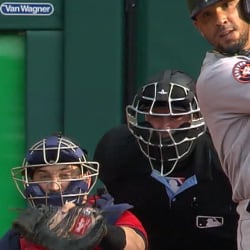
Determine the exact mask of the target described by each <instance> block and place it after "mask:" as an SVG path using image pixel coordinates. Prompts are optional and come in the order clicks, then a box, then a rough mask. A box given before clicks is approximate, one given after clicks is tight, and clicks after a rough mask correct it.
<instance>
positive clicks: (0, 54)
mask: <svg viewBox="0 0 250 250" xmlns="http://www.w3.org/2000/svg"><path fill="white" fill-rule="evenodd" d="M24 46H25V38H24V36H23V35H18V34H0V117H1V122H0V149H1V154H0V179H1V181H0V190H1V213H0V225H1V226H0V237H1V235H2V234H3V233H4V232H5V231H6V230H7V229H8V228H9V227H10V222H11V221H12V219H13V218H14V217H15V216H16V213H15V211H14V210H13V209H15V208H18V207H23V205H24V202H23V200H22V198H21V196H20V195H19V193H18V191H17V189H16V188H15V186H14V182H13V181H12V178H11V172H10V169H11V168H12V167H14V166H20V164H21V163H22V159H23V155H24V148H25V143H24V141H25V103H24V95H25V87H26V86H25V75H24V72H25V70H24V69H25V63H24V61H25V60H24V52H25V50H24Z"/></svg>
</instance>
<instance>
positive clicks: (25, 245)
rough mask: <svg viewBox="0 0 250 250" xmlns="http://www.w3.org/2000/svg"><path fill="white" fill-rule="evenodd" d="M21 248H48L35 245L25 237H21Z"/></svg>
mask: <svg viewBox="0 0 250 250" xmlns="http://www.w3.org/2000/svg"><path fill="white" fill-rule="evenodd" d="M20 246H21V250H46V249H45V248H44V247H41V246H38V245H35V244H33V243H31V242H29V241H27V240H25V239H24V238H20Z"/></svg>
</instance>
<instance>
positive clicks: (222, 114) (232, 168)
mask: <svg viewBox="0 0 250 250" xmlns="http://www.w3.org/2000/svg"><path fill="white" fill-rule="evenodd" d="M197 95H198V100H199V103H200V108H201V111H202V113H203V115H204V118H205V121H206V124H207V126H208V129H209V131H210V133H211V136H212V139H213V143H214V145H215V148H216V150H217V152H218V154H219V158H220V161H221V164H222V167H223V169H224V171H225V173H226V174H227V176H228V178H229V180H230V182H231V184H232V189H233V200H234V201H236V202H238V201H240V200H244V199H250V59H249V58H248V57H246V56H239V55H238V56H231V57H228V56H224V55H222V54H219V53H216V52H207V54H206V57H205V59H204V61H203V65H202V68H201V73H200V76H199V78H198V82H197Z"/></svg>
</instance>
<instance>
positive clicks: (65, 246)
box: [13, 205, 107, 250]
mask: <svg viewBox="0 0 250 250" xmlns="http://www.w3.org/2000/svg"><path fill="white" fill-rule="evenodd" d="M13 227H14V228H16V229H18V230H19V232H20V233H21V234H22V235H23V236H24V237H25V238H26V239H27V240H29V241H31V242H33V243H36V244H38V245H41V246H43V247H45V248H46V249H48V250H90V249H94V248H95V247H96V246H97V245H98V244H99V243H100V242H101V240H102V238H103V237H104V235H105V234H106V231H107V228H106V224H105V222H104V219H103V216H102V215H101V212H100V211H99V210H97V209H95V208H93V207H90V206H87V205H86V206H84V205H83V206H75V205H74V206H73V208H72V207H71V208H70V209H65V207H63V208H60V207H54V206H45V205H41V206H40V207H38V208H28V209H26V210H25V211H24V212H23V213H22V214H21V215H20V216H19V217H18V218H17V219H16V220H15V221H14V222H13Z"/></svg>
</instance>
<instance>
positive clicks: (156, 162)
mask: <svg viewBox="0 0 250 250" xmlns="http://www.w3.org/2000/svg"><path fill="white" fill-rule="evenodd" d="M193 88H194V82H193V80H192V79H191V78H190V77H189V76H187V75H186V74H184V73H182V72H179V71H170V70H167V71H165V72H164V73H163V74H162V75H160V76H158V78H157V79H155V80H154V81H152V82H150V83H149V84H147V85H145V86H143V87H142V88H141V89H140V90H139V92H138V93H137V95H135V98H134V100H133V102H132V104H131V105H128V106H127V108H126V114H127V122H128V128H129V130H130V131H131V132H132V134H133V135H134V136H135V137H136V138H137V141H138V143H139V146H140V148H141V151H142V152H143V153H144V154H145V155H146V156H147V158H148V159H149V162H150V165H151V168H152V170H156V171H158V172H159V174H160V175H162V176H167V175H169V174H170V173H171V172H172V171H173V170H174V169H175V167H176V165H177V163H178V162H179V161H181V160H182V159H184V158H185V157H186V156H187V155H188V154H189V152H190V150H191V147H192V144H193V142H194V140H195V139H197V138H198V137H199V136H200V135H202V134H203V133H204V131H205V123H204V119H203V117H202V115H201V113H200V108H199V106H198V102H197V99H196V97H195V95H194V92H193Z"/></svg>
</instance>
